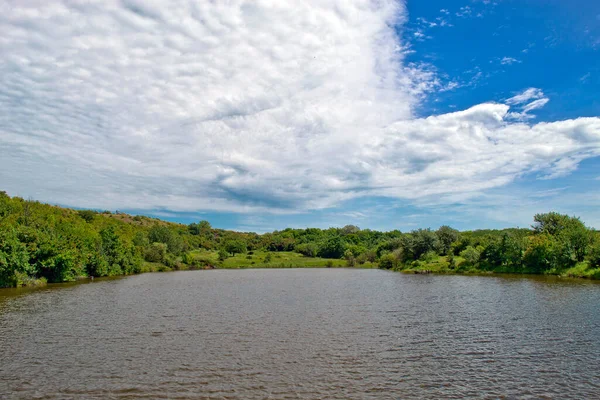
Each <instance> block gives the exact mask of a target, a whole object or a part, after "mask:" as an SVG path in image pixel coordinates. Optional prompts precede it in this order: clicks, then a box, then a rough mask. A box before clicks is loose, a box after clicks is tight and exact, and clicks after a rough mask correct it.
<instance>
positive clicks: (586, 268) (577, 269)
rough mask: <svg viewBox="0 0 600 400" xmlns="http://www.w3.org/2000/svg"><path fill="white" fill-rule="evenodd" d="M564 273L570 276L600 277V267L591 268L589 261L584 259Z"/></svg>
mask: <svg viewBox="0 0 600 400" xmlns="http://www.w3.org/2000/svg"><path fill="white" fill-rule="evenodd" d="M562 275H563V276H567V277H570V278H587V279H600V268H591V267H590V265H589V263H588V262H587V261H584V262H580V263H577V264H576V265H575V266H574V267H571V268H569V269H568V270H566V271H564V272H563V274H562Z"/></svg>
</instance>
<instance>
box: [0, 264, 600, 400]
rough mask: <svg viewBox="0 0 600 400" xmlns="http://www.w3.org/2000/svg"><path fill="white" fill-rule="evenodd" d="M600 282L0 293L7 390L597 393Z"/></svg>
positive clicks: (343, 274)
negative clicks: (599, 283)
mask: <svg viewBox="0 0 600 400" xmlns="http://www.w3.org/2000/svg"><path fill="white" fill-rule="evenodd" d="M599 306H600V285H598V284H595V283H592V282H586V281H567V280H556V279H544V278H537V279H536V278H527V277H518V278H509V277H472V276H470V277H466V276H434V275H404V274H399V273H392V272H386V271H379V270H351V269H285V270H277V269H268V270H261V269H257V270H236V271H232V270H215V271H190V272H174V273H158V274H144V275H138V276H132V277H127V278H124V279H116V280H103V281H98V280H96V281H95V282H90V283H86V284H76V285H59V286H53V287H49V288H45V289H38V290H0V397H2V398H182V399H184V398H207V399H213V398H214V399H265V398H273V399H283V398H289V399H316V398H331V399H371V398H372V399H379V398H463V397H468V396H475V397H483V398H486V397H487V398H498V397H500V398H503V397H504V398H563V399H564V398H600V368H599V365H600V313H599V312H598V310H599Z"/></svg>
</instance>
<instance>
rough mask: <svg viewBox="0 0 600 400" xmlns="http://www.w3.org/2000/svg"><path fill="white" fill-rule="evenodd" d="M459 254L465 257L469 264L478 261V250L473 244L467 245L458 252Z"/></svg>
mask: <svg viewBox="0 0 600 400" xmlns="http://www.w3.org/2000/svg"><path fill="white" fill-rule="evenodd" d="M460 256H461V257H462V258H464V259H465V262H466V263H467V264H469V265H475V264H477V262H478V261H479V257H480V254H479V251H478V250H477V249H476V248H474V247H473V246H467V248H466V249H464V250H463V251H461V252H460Z"/></svg>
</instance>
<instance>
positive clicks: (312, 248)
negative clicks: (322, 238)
mask: <svg viewBox="0 0 600 400" xmlns="http://www.w3.org/2000/svg"><path fill="white" fill-rule="evenodd" d="M296 251H297V252H298V253H300V254H302V255H304V256H306V257H316V256H317V253H318V252H319V246H317V244H316V243H302V244H299V245H297V246H296Z"/></svg>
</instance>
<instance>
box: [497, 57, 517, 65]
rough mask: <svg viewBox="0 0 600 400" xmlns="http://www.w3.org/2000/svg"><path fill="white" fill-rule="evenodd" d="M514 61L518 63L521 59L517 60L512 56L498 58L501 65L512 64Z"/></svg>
mask: <svg viewBox="0 0 600 400" xmlns="http://www.w3.org/2000/svg"><path fill="white" fill-rule="evenodd" d="M515 63H517V64H519V63H521V61H519V60H517V59H516V58H513V57H502V59H501V60H500V64H502V65H512V64H515Z"/></svg>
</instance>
